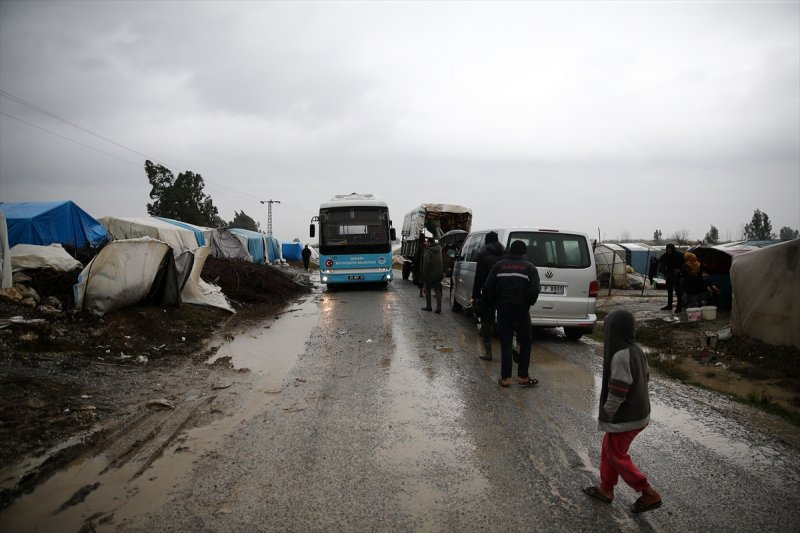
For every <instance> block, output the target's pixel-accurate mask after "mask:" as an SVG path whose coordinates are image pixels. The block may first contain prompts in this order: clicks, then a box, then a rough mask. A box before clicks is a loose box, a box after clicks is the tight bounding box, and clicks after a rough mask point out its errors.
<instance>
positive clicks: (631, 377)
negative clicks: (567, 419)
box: [583, 310, 661, 513]
mask: <svg viewBox="0 0 800 533" xmlns="http://www.w3.org/2000/svg"><path fill="white" fill-rule="evenodd" d="M603 329H604V336H605V343H604V347H603V381H602V388H601V390H600V414H599V416H598V428H599V429H600V431H604V432H605V435H604V436H603V447H602V453H601V456H600V485H599V486H592V487H586V488H585V489H583V491H584V492H585V493H586V494H588V495H589V496H592V497H593V498H597V499H598V500H601V501H603V502H605V503H611V502H612V501H614V487H615V486H616V484H617V482H618V481H619V478H620V477H621V478H622V480H623V481H625V483H627V484H628V485H630V486H631V488H633V489H634V490H635V491H636V492H640V493H642V495H641V497H639V499H637V500H636V502H634V504H633V512H635V513H642V512H645V511H650V510H652V509H657V508H659V507H661V495H660V494H659V493H658V492H657V491H656V489H654V488H653V487H652V485H650V482H649V481H648V480H647V476H645V475H644V474H643V473H642V472H641V471H640V470H639V469H638V468H637V467H636V465H635V464H633V461H632V460H631V456H630V455H628V449H629V448H630V446H631V443H632V442H633V439H634V438H636V435H638V434H639V433H640V432H641V431H642V430H643V429H644V428H645V427H647V424H648V423H649V422H650V395H649V392H648V389H647V382H648V380H649V379H650V369H649V367H648V366H647V358H646V357H645V355H644V352H642V349H641V348H639V346H638V345H637V344H636V342H635V324H634V319H633V315H632V314H631V313H629V312H628V311H623V310H618V311H613V312H611V313H609V314H608V316H606V319H605V321H604V323H603Z"/></svg>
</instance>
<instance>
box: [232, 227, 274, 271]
mask: <svg viewBox="0 0 800 533" xmlns="http://www.w3.org/2000/svg"><path fill="white" fill-rule="evenodd" d="M229 231H230V232H231V233H233V234H234V235H236V236H238V237H239V238H240V239H241V240H242V242H243V243H246V246H247V251H248V253H249V254H250V255H251V256H252V257H253V262H254V263H272V262H274V261H279V260H280V259H281V244H280V242H279V241H278V239H277V238H275V237H273V236H271V235H267V234H266V233H259V232H257V231H251V230H249V229H242V228H229Z"/></svg>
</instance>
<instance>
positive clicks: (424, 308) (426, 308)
mask: <svg viewBox="0 0 800 533" xmlns="http://www.w3.org/2000/svg"><path fill="white" fill-rule="evenodd" d="M422 310H423V311H433V309H432V308H430V307H423V308H422Z"/></svg>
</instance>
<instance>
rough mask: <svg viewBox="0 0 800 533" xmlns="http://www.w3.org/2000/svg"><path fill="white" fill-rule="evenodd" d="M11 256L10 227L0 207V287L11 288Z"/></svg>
mask: <svg viewBox="0 0 800 533" xmlns="http://www.w3.org/2000/svg"><path fill="white" fill-rule="evenodd" d="M11 285H12V283H11V256H10V255H9V246H8V227H7V226H6V217H5V215H4V214H3V210H2V209H0V289H8V288H11Z"/></svg>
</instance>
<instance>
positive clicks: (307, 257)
mask: <svg viewBox="0 0 800 533" xmlns="http://www.w3.org/2000/svg"><path fill="white" fill-rule="evenodd" d="M301 255H302V256H303V267H304V268H305V269H306V270H308V264H309V263H310V262H311V248H309V247H308V245H307V244H306V246H305V248H303V251H302V252H301Z"/></svg>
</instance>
